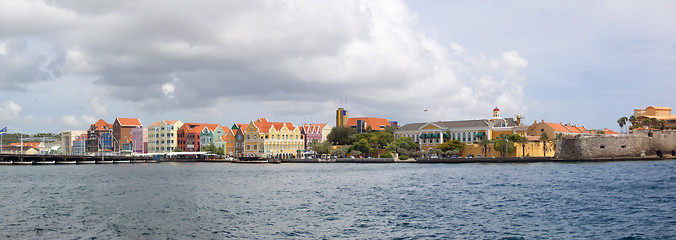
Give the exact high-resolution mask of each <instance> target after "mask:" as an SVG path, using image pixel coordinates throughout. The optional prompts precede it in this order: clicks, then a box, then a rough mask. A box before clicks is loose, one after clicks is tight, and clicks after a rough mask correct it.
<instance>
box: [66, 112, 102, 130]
mask: <svg viewBox="0 0 676 240" xmlns="http://www.w3.org/2000/svg"><path fill="white" fill-rule="evenodd" d="M94 122H96V118H94V117H92V116H87V115H82V116H80V118H79V119H78V118H77V117H76V116H74V115H63V116H61V123H62V124H63V125H65V126H66V127H68V128H71V129H85V128H87V125H90V124H92V123H94Z"/></svg>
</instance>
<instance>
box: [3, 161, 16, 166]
mask: <svg viewBox="0 0 676 240" xmlns="http://www.w3.org/2000/svg"><path fill="white" fill-rule="evenodd" d="M13 163H14V162H12V161H9V162H0V165H12V164H13Z"/></svg>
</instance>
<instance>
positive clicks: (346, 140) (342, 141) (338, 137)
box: [326, 126, 355, 145]
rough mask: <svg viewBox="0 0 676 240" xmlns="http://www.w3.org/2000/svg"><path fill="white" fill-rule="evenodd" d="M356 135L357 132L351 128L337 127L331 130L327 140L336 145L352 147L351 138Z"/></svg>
mask: <svg viewBox="0 0 676 240" xmlns="http://www.w3.org/2000/svg"><path fill="white" fill-rule="evenodd" d="M354 134H355V130H354V129H353V128H351V127H344V126H336V127H333V128H332V129H331V132H330V133H329V135H327V136H326V139H327V140H328V141H329V142H331V143H333V144H336V145H350V144H352V141H350V136H352V135H354Z"/></svg>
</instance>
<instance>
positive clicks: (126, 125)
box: [113, 118, 143, 152]
mask: <svg viewBox="0 0 676 240" xmlns="http://www.w3.org/2000/svg"><path fill="white" fill-rule="evenodd" d="M135 127H143V124H142V123H141V120H139V119H138V118H115V122H113V151H116V152H117V151H120V150H122V149H121V148H122V144H127V145H129V146H131V144H130V142H131V130H132V129H134V128H135ZM127 150H129V151H131V147H128V148H127Z"/></svg>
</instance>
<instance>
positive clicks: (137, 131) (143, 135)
mask: <svg viewBox="0 0 676 240" xmlns="http://www.w3.org/2000/svg"><path fill="white" fill-rule="evenodd" d="M131 142H132V147H131V151H132V152H133V153H147V152H148V150H147V149H148V129H147V128H144V127H139V126H137V127H134V129H132V130H131Z"/></svg>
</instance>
